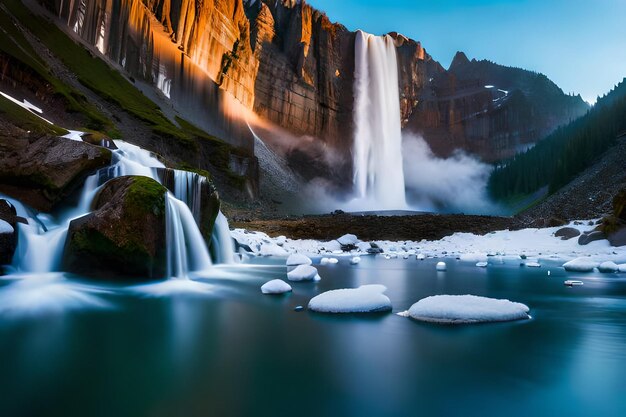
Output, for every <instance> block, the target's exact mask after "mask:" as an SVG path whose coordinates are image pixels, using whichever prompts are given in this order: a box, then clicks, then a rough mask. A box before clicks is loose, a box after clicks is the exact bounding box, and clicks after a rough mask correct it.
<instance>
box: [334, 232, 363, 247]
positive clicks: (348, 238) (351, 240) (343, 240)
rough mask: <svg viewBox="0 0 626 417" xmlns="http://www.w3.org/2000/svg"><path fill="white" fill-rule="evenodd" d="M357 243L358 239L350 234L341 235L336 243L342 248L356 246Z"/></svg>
mask: <svg viewBox="0 0 626 417" xmlns="http://www.w3.org/2000/svg"><path fill="white" fill-rule="evenodd" d="M358 241H359V239H358V238H357V237H356V235H351V234H346V235H343V236H341V237H340V238H339V239H337V242H339V244H340V245H342V246H348V245H356V243H357V242H358Z"/></svg>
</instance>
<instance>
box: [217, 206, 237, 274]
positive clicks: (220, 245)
mask: <svg viewBox="0 0 626 417" xmlns="http://www.w3.org/2000/svg"><path fill="white" fill-rule="evenodd" d="M211 248H212V249H213V253H214V255H215V259H216V260H217V262H218V263H221V264H232V263H235V257H234V253H235V243H234V242H233V238H232V236H231V235H230V228H229V226H228V220H227V219H226V216H224V215H223V214H222V212H221V211H220V212H219V213H218V214H217V218H216V219H215V225H213V234H212V236H211Z"/></svg>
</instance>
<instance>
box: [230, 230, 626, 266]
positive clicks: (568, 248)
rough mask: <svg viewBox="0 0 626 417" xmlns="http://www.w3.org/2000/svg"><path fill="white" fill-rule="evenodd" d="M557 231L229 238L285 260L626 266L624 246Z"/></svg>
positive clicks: (245, 234)
mask: <svg viewBox="0 0 626 417" xmlns="http://www.w3.org/2000/svg"><path fill="white" fill-rule="evenodd" d="M594 223H595V221H588V220H587V221H577V222H571V223H570V224H569V225H568V226H569V227H573V228H576V229H578V230H579V231H580V232H581V233H584V232H586V231H591V230H593V229H594V228H595V224H594ZM560 228H561V227H548V228H542V229H535V228H530V229H522V230H516V231H509V230H502V231H496V232H491V233H488V234H486V235H482V236H481V235H475V234H472V233H455V234H453V235H451V236H447V237H444V238H443V239H440V240H433V241H428V240H422V241H419V242H416V241H401V242H391V241H373V242H363V241H360V240H357V241H356V242H355V243H354V244H353V245H349V246H346V245H344V246H343V247H342V244H341V243H339V241H340V240H341V237H340V236H337V239H338V240H330V241H325V242H324V241H317V240H309V239H298V240H295V239H289V238H286V237H285V236H279V237H276V238H271V237H269V236H268V235H267V234H265V233H262V232H252V231H247V230H244V229H235V230H233V231H232V232H231V233H232V236H233V237H234V238H235V239H236V240H237V241H238V242H239V244H240V245H246V246H247V247H248V248H249V249H250V250H251V251H252V253H253V254H255V255H258V256H279V257H283V256H285V257H286V256H288V255H290V254H292V253H302V254H305V255H307V256H310V257H320V256H329V255H330V256H335V257H341V256H350V257H353V256H363V255H367V254H368V250H369V253H372V252H376V251H377V250H378V249H376V248H380V250H382V251H383V253H384V254H387V255H391V256H392V257H395V256H404V257H406V255H409V256H411V255H415V256H416V257H418V256H419V258H423V257H438V258H441V257H452V258H459V259H461V260H462V261H468V262H474V263H476V262H481V261H486V260H487V259H488V258H489V259H493V260H499V261H507V260H514V261H519V260H520V259H526V260H528V261H529V262H530V261H532V262H541V261H542V260H552V261H562V262H563V263H565V262H567V261H570V260H572V259H576V258H588V259H589V260H590V261H593V262H598V263H601V262H606V261H612V262H615V263H616V264H624V263H626V246H622V247H614V246H611V245H610V244H609V242H608V241H607V240H598V241H594V242H591V243H589V244H587V245H579V244H578V239H577V238H572V239H569V240H562V239H561V238H560V237H555V236H554V234H555V232H556V231H557V230H559V229H560Z"/></svg>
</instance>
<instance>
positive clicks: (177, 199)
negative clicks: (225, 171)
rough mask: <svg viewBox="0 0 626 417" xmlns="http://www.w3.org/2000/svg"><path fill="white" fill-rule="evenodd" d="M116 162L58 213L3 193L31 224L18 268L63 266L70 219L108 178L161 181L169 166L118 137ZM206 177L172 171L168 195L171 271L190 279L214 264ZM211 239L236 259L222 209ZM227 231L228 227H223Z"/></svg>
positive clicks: (22, 235)
mask: <svg viewBox="0 0 626 417" xmlns="http://www.w3.org/2000/svg"><path fill="white" fill-rule="evenodd" d="M115 145H116V147H117V148H118V149H117V150H115V151H113V165H111V166H109V167H106V168H102V169H101V170H99V171H98V172H97V173H95V174H93V175H91V176H89V177H88V178H87V179H86V180H85V184H84V185H83V189H82V192H81V195H80V197H79V199H78V203H77V204H76V205H75V206H73V207H70V208H69V209H66V210H64V211H63V212H62V213H60V214H59V215H58V217H57V218H54V217H52V216H50V215H49V214H45V213H37V212H35V211H34V210H32V209H29V208H27V207H26V206H24V205H23V204H21V203H20V202H19V201H17V200H14V199H11V198H9V197H5V196H2V195H0V197H2V198H5V199H7V200H8V201H9V202H11V204H13V206H14V207H16V209H17V212H18V215H19V216H21V217H24V218H26V219H27V221H28V224H19V225H18V227H17V229H18V246H17V248H16V251H15V255H14V257H13V264H12V266H13V268H14V270H15V271H16V272H38V273H43V272H54V271H60V268H61V263H62V258H63V248H64V246H65V239H66V237H67V231H68V229H69V225H70V222H71V221H72V220H74V219H76V218H78V217H81V216H84V215H86V214H88V213H89V211H90V206H91V203H92V200H93V198H94V197H95V195H96V194H97V192H98V190H99V188H100V187H101V186H102V184H104V183H105V182H106V181H108V180H109V179H112V178H117V177H120V176H124V175H143V176H146V177H150V178H152V179H154V180H156V181H159V182H161V183H162V181H161V180H160V179H159V177H158V175H157V172H158V169H159V168H164V167H165V166H164V165H163V164H162V163H161V161H159V160H158V159H157V158H155V157H154V156H153V155H152V154H151V153H150V152H148V151H146V150H144V149H141V148H139V147H138V146H135V145H131V144H129V143H126V142H123V141H117V140H116V141H115ZM203 181H205V180H204V178H203V177H202V176H200V175H198V174H196V173H193V172H187V171H179V170H174V183H173V186H172V188H173V193H174V194H172V193H170V192H167V194H166V219H165V222H166V231H165V233H166V253H167V276H168V277H173V278H186V277H187V275H188V272H190V271H201V270H206V269H208V268H210V266H211V257H210V255H209V251H208V248H207V246H206V243H205V241H204V238H203V236H202V234H201V233H200V229H199V227H198V224H199V219H200V213H201V191H202V183H203ZM218 219H219V225H218V222H216V226H215V228H214V233H213V236H212V240H213V241H215V242H218V243H217V244H218V245H222V244H223V245H224V247H221V246H220V248H219V249H217V251H216V252H217V254H216V258H217V261H218V262H224V263H232V260H233V253H234V247H233V243H232V239H231V238H230V231H229V229H228V221H227V220H226V218H225V217H224V216H223V214H222V213H221V212H220V213H219V214H218ZM224 230H225V231H224Z"/></svg>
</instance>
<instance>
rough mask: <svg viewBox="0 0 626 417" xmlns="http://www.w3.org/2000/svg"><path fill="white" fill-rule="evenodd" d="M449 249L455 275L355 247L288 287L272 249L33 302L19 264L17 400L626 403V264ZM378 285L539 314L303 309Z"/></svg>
mask: <svg viewBox="0 0 626 417" xmlns="http://www.w3.org/2000/svg"><path fill="white" fill-rule="evenodd" d="M283 262H284V261H283ZM447 262H448V271H447V272H445V273H438V272H436V271H435V268H434V263H435V260H426V261H416V260H415V259H414V258H413V259H409V260H403V259H391V260H385V259H383V258H380V257H378V258H373V257H364V258H363V260H362V262H361V264H359V265H349V264H348V260H347V259H345V260H343V259H342V260H341V262H340V263H339V264H338V265H326V266H320V267H319V270H320V274H321V276H322V281H321V282H319V283H317V284H313V283H294V284H293V285H292V286H293V288H294V293H293V294H290V295H287V296H279V297H275V296H264V295H262V294H261V293H260V289H259V288H260V286H261V284H263V283H264V282H265V281H267V280H269V279H273V278H284V277H285V268H284V267H283V266H281V265H280V261H278V260H268V259H260V258H257V259H254V260H253V263H254V264H260V263H263V264H268V263H271V264H274V266H272V265H269V266H267V265H248V266H246V267H239V268H235V267H218V268H216V269H215V270H214V272H212V273H211V274H210V276H206V277H204V278H199V279H198V281H200V283H199V284H197V287H194V288H193V289H192V291H191V292H186V291H183V290H180V289H179V290H180V291H174V293H173V294H170V293H169V292H172V291H170V290H169V289H168V288H165V289H164V288H162V287H160V289H158V290H157V289H155V288H154V287H139V288H137V287H134V288H132V289H129V288H121V287H117V288H116V287H105V286H100V287H99V288H98V291H95V292H94V291H93V290H94V288H95V287H94V286H93V285H89V286H84V285H83V284H82V283H81V282H80V280H70V281H67V282H65V281H62V282H61V283H60V284H59V285H58V286H57V287H55V290H54V291H50V290H49V289H48V290H45V289H44V288H42V291H47V292H46V293H47V294H52V295H50V296H49V297H47V298H46V297H44V296H43V295H38V293H37V292H36V291H35V292H34V294H35V296H33V294H30V295H29V296H28V297H29V298H26V299H25V302H23V303H17V302H15V301H16V300H20V297H22V295H20V294H22V292H21V290H19V291H18V290H15V288H16V287H15V286H16V285H19V284H20V282H19V281H14V280H11V279H9V280H6V279H5V280H3V281H0V286H2V288H0V300H1V301H2V302H3V303H4V308H3V307H2V306H0V313H1V315H0V357H1V358H2V362H3V365H2V369H1V371H0V390H1V392H2V395H1V396H0V415H2V416H34V415H46V416H66V417H67V416H220V417H221V416H291V415H293V416H496V415H506V416H520V417H522V416H524V417H527V416H555V415H567V416H621V415H626V395H624V393H625V391H624V389H625V387H626V277H624V275H622V278H620V276H619V275H610V276H607V275H604V274H571V273H566V272H565V271H563V270H562V269H560V268H558V267H556V266H554V265H553V266H552V267H551V268H548V265H544V266H543V267H542V268H536V269H533V268H521V267H519V266H517V265H490V266H489V267H488V268H486V269H482V268H476V267H475V266H473V265H472V264H468V263H460V262H458V261H455V260H447ZM547 269H550V270H551V272H552V273H551V276H547ZM74 278H77V277H74ZM26 279H36V278H33V277H30V278H26ZM26 279H24V280H23V281H21V282H22V283H23V282H24V281H25V280H26ZM565 279H583V280H584V281H585V285H584V286H583V287H576V288H568V287H565V286H563V281H564V280H565ZM55 282H56V281H55ZM370 283H382V284H384V285H386V286H387V287H388V291H387V295H388V296H389V297H390V298H391V301H392V303H393V305H394V312H397V311H401V310H405V309H407V308H408V307H410V305H411V304H412V303H413V302H415V301H417V300H419V299H420V298H423V297H426V296H429V295H434V294H466V293H471V294H476V295H483V296H490V297H497V298H509V299H511V300H514V301H519V302H523V303H525V304H527V305H529V306H530V308H531V314H532V317H533V318H532V319H531V320H528V321H522V322H514V323H499V324H485V325H474V326H461V327H451V326H439V325H433V324H425V323H419V322H415V321H412V320H410V319H408V318H403V317H399V316H397V315H395V314H386V315H385V314H383V315H373V316H364V315H345V316H335V315H322V314H317V313H312V312H307V311H304V312H300V313H298V312H295V311H293V308H294V307H295V306H296V305H304V306H306V304H307V303H308V300H309V299H310V298H311V297H312V296H314V295H316V294H318V293H319V292H321V291H325V290H329V289H334V288H341V287H355V286H358V285H362V284H370ZM55 285H56V284H55ZM164 293H165V295H164ZM3 294H4V295H7V294H9V295H10V296H11V298H10V299H7V297H4V298H2V297H3ZM81 295H85V296H86V297H87V299H82V298H81ZM55 300H56V301H58V302H54V301H55ZM94 300H97V302H95V303H94V302H90V301H94ZM37 305H40V306H42V307H41V308H37ZM50 306H54V308H51V307H50ZM9 307H12V308H9Z"/></svg>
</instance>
